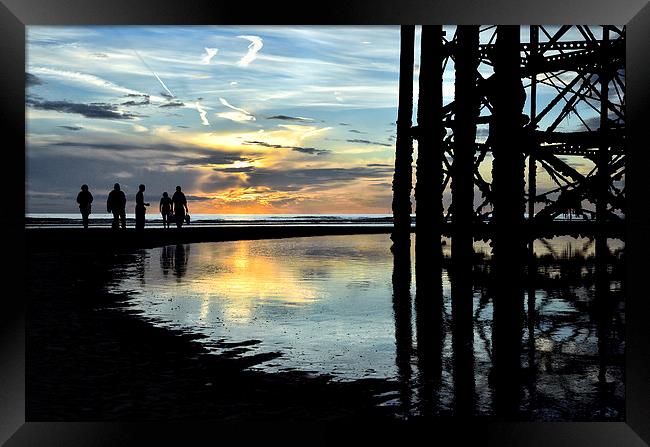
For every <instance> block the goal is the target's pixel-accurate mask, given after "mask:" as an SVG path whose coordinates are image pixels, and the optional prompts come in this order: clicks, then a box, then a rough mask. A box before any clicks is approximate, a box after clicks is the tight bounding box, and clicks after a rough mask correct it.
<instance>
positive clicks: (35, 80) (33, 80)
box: [25, 73, 43, 87]
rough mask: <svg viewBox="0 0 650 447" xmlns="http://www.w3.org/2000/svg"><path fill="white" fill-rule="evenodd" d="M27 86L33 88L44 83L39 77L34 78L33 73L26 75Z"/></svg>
mask: <svg viewBox="0 0 650 447" xmlns="http://www.w3.org/2000/svg"><path fill="white" fill-rule="evenodd" d="M25 84H26V85H27V87H32V86H34V85H41V84H43V81H42V80H41V78H39V77H38V76H34V75H33V74H31V73H25Z"/></svg>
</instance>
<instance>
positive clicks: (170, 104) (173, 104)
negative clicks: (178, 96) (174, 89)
mask: <svg viewBox="0 0 650 447" xmlns="http://www.w3.org/2000/svg"><path fill="white" fill-rule="evenodd" d="M159 107H185V103H183V102H181V101H170V102H168V103H165V104H162V105H160V106H159Z"/></svg>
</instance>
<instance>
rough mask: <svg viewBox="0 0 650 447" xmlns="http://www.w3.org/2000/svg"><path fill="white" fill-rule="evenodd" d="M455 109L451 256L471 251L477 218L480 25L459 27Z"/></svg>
mask: <svg viewBox="0 0 650 447" xmlns="http://www.w3.org/2000/svg"><path fill="white" fill-rule="evenodd" d="M456 41H457V45H456V60H455V63H456V64H455V68H456V86H455V87H456V88H455V104H456V113H455V115H456V116H455V120H454V143H455V145H454V162H453V165H452V181H451V195H452V216H453V223H454V231H453V233H452V236H453V239H452V245H451V250H452V256H454V257H455V258H457V257H458V255H460V254H467V253H468V252H471V247H472V242H473V238H472V233H471V231H472V222H473V221H474V214H475V213H474V154H475V152H476V120H477V118H478V115H479V106H480V102H479V99H480V98H479V95H478V91H477V76H476V70H477V68H478V63H479V52H478V45H479V27H478V26H473V25H471V26H470V25H461V26H458V28H457V30H456Z"/></svg>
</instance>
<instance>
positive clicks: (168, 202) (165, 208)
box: [158, 191, 172, 228]
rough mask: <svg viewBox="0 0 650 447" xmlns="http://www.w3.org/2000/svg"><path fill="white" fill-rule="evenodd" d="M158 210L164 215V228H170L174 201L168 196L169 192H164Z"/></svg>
mask: <svg viewBox="0 0 650 447" xmlns="http://www.w3.org/2000/svg"><path fill="white" fill-rule="evenodd" d="M158 209H159V210H160V214H161V215H162V220H163V228H169V219H170V217H171V214H172V199H171V198H170V197H169V194H167V191H165V192H163V195H162V197H161V198H160V205H159V206H158Z"/></svg>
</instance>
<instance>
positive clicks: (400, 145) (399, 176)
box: [391, 25, 415, 243]
mask: <svg viewBox="0 0 650 447" xmlns="http://www.w3.org/2000/svg"><path fill="white" fill-rule="evenodd" d="M400 36H401V37H400V39H401V40H400V75H399V109H398V111H397V139H396V142H395V173H394V176H393V206H392V208H393V234H392V236H391V239H392V240H393V242H395V243H397V242H398V241H400V240H404V239H406V240H410V235H411V188H412V168H411V163H412V162H413V139H412V135H411V125H412V121H411V120H412V118H411V117H412V115H413V58H414V55H413V53H414V43H415V26H413V25H402V28H401V33H400Z"/></svg>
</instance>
